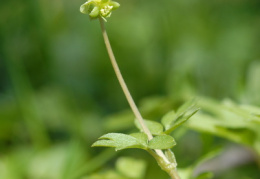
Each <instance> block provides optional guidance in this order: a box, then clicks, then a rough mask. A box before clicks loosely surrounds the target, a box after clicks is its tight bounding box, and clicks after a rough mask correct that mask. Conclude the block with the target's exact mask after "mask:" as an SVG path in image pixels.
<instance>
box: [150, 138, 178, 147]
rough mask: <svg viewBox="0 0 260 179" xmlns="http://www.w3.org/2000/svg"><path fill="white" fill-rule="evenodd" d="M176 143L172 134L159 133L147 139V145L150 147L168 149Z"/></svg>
mask: <svg viewBox="0 0 260 179" xmlns="http://www.w3.org/2000/svg"><path fill="white" fill-rule="evenodd" d="M175 145H176V142H175V140H174V138H173V137H172V136H169V135H159V136H156V137H154V138H153V139H152V140H150V141H149V143H148V147H149V148H150V149H170V148H172V147H173V146H175Z"/></svg>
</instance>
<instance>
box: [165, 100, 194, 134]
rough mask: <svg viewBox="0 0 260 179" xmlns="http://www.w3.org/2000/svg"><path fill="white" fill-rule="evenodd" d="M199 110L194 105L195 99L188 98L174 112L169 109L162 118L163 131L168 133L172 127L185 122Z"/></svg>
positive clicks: (174, 127)
mask: <svg viewBox="0 0 260 179" xmlns="http://www.w3.org/2000/svg"><path fill="white" fill-rule="evenodd" d="M198 111H199V108H198V107H196V106H195V101H194V100H190V101H188V102H186V103H184V104H183V105H182V106H181V107H180V108H179V109H178V110H177V112H176V113H175V112H174V111H170V112H169V113H167V114H166V115H165V116H163V118H162V124H163V125H164V127H165V130H166V131H165V133H166V134H170V133H171V132H172V131H173V130H174V129H176V128H177V127H179V126H180V125H182V124H183V123H184V122H186V121H187V120H188V119H190V117H192V116H193V115H194V114H195V113H197V112H198Z"/></svg>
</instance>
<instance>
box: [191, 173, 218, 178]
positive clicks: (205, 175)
mask: <svg viewBox="0 0 260 179" xmlns="http://www.w3.org/2000/svg"><path fill="white" fill-rule="evenodd" d="M213 177H214V174H213V173H212V172H205V173H201V174H200V175H199V176H197V177H196V178H195V179H211V178H213Z"/></svg>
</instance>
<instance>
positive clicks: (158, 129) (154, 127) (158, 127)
mask: <svg viewBox="0 0 260 179" xmlns="http://www.w3.org/2000/svg"><path fill="white" fill-rule="evenodd" d="M144 122H145V124H146V126H147V127H148V129H149V130H150V131H151V133H152V134H153V135H162V134H163V126H162V124H161V123H159V122H155V121H150V120H144ZM135 125H136V127H137V128H138V129H139V130H141V131H142V130H143V129H142V127H141V125H140V123H139V122H138V121H137V120H135Z"/></svg>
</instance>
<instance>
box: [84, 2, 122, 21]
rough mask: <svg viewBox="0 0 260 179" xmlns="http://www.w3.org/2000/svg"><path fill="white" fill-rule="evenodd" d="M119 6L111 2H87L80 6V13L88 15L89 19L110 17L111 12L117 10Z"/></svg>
mask: <svg viewBox="0 0 260 179" xmlns="http://www.w3.org/2000/svg"><path fill="white" fill-rule="evenodd" d="M119 6H120V4H119V3H117V2H115V1H111V0H88V1H87V2H85V3H84V4H82V5H81V6H80V12H81V13H83V14H88V15H89V17H90V18H91V19H96V18H98V17H102V18H103V19H104V20H106V19H105V18H107V17H110V16H111V13H112V11H113V10H115V9H117V8H119Z"/></svg>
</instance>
